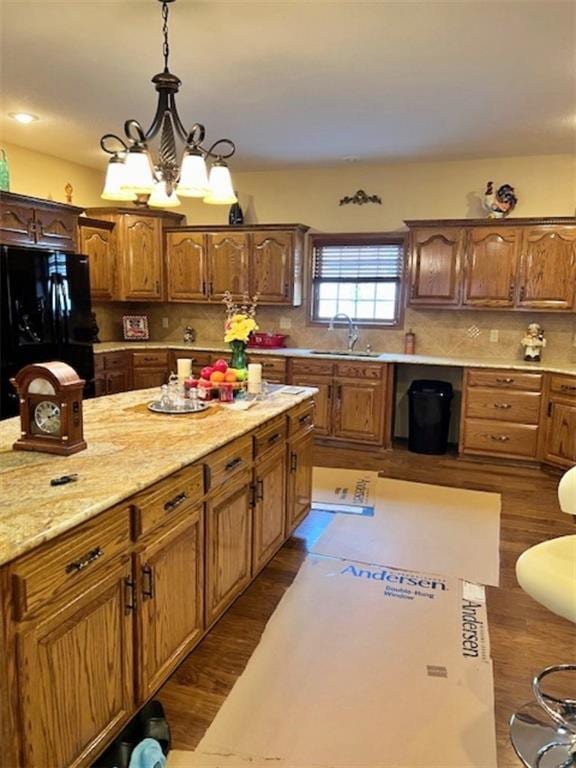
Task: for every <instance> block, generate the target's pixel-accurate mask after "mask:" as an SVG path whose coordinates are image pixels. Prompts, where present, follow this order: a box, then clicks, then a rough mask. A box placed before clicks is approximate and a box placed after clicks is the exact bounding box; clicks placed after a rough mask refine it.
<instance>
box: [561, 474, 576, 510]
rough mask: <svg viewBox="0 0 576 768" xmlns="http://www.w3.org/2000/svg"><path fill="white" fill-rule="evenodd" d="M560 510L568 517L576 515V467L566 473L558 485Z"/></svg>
mask: <svg viewBox="0 0 576 768" xmlns="http://www.w3.org/2000/svg"><path fill="white" fill-rule="evenodd" d="M558 501H559V502H560V509H561V510H562V512H566V514H567V515H576V467H572V469H569V470H568V472H566V473H565V474H564V475H563V476H562V479H561V480H560V483H559V485H558Z"/></svg>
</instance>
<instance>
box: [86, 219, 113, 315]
mask: <svg viewBox="0 0 576 768" xmlns="http://www.w3.org/2000/svg"><path fill="white" fill-rule="evenodd" d="M79 250H80V253H84V254H86V256H88V264H89V267H90V296H92V298H93V299H96V300H98V301H113V300H114V299H115V298H116V295H115V292H114V279H115V267H116V265H115V249H114V234H113V232H112V231H111V230H109V229H101V228H98V227H80V248H79Z"/></svg>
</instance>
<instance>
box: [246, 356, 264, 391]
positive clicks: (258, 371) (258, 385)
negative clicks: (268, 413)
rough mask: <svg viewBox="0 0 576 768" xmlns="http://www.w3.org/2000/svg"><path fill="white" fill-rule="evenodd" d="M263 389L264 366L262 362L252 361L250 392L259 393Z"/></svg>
mask: <svg viewBox="0 0 576 768" xmlns="http://www.w3.org/2000/svg"><path fill="white" fill-rule="evenodd" d="M261 390H262V366H261V365H260V363H250V364H249V366H248V393H249V394H250V395H259V394H260V392H261Z"/></svg>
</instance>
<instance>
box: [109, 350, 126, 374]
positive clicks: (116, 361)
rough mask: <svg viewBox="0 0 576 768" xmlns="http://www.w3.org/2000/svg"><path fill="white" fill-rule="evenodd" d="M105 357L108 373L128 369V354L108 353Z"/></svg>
mask: <svg viewBox="0 0 576 768" xmlns="http://www.w3.org/2000/svg"><path fill="white" fill-rule="evenodd" d="M103 357H104V367H105V368H106V370H107V371H113V370H116V369H117V368H126V367H127V366H128V360H127V359H126V352H106V353H105V354H104V355H103Z"/></svg>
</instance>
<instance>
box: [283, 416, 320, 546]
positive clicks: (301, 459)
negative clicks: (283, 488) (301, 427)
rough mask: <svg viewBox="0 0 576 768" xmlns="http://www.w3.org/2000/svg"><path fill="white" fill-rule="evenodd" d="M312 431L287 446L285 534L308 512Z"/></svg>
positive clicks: (310, 487)
mask: <svg viewBox="0 0 576 768" xmlns="http://www.w3.org/2000/svg"><path fill="white" fill-rule="evenodd" d="M313 453H314V431H313V430H309V431H306V432H304V433H303V434H301V435H298V436H297V437H295V438H294V439H293V440H291V441H290V443H289V445H288V484H287V488H288V493H287V496H288V507H287V510H286V534H287V535H288V534H289V533H292V531H293V530H294V528H296V526H297V525H299V524H300V523H301V522H302V520H304V518H305V517H306V515H307V514H308V512H309V511H310V504H311V503H312V468H313V466H314V461H313Z"/></svg>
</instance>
